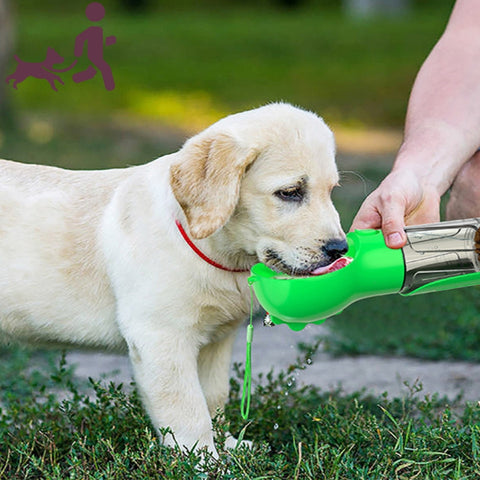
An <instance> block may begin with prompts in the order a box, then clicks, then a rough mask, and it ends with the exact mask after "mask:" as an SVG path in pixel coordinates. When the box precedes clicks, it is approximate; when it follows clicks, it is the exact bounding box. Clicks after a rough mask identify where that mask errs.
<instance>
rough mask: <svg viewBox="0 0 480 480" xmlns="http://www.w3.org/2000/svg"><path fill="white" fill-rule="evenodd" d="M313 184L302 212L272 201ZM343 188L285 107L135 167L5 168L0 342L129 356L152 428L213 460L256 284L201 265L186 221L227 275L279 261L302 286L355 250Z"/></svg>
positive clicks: (313, 132)
mask: <svg viewBox="0 0 480 480" xmlns="http://www.w3.org/2000/svg"><path fill="white" fill-rule="evenodd" d="M200 157H201V158H202V159H203V160H202V162H203V163H202V164H201V165H200V164H199V158H200ZM234 166H235V168H236V170H235V171H233V170H232V169H233V168H234ZM195 169H196V170H195ZM217 169H218V171H217ZM194 170H195V171H196V174H195V175H196V176H192V178H190V172H193V171H194ZM305 177H306V178H308V187H309V197H308V202H305V204H304V205H302V206H296V205H291V204H286V203H285V202H282V201H281V200H279V199H278V198H277V197H276V196H275V195H274V192H275V191H277V190H278V189H279V188H282V187H285V186H288V185H289V184H290V183H292V182H295V181H297V180H298V178H305ZM337 180H338V176H337V172H336V167H335V162H334V144H333V137H332V134H331V132H330V130H329V129H328V128H327V127H326V125H325V124H324V123H323V121H322V120H321V119H320V118H318V117H317V116H316V115H314V114H312V113H309V112H305V111H303V110H300V109H296V108H294V107H292V106H290V105H287V104H273V105H269V106H266V107H262V108H260V109H257V110H252V111H249V112H244V113H241V114H237V115H233V116H230V117H227V118H226V119H223V120H221V121H220V122H217V124H215V125H213V126H212V127H210V128H209V129H207V130H205V131H204V132H202V133H200V134H199V135H197V136H196V137H193V138H192V139H190V140H189V141H188V142H187V143H186V144H185V146H184V147H183V148H182V149H181V150H180V151H179V152H177V153H175V154H172V155H167V156H165V157H162V158H159V159H157V160H155V161H153V162H151V163H149V164H146V165H143V166H138V167H132V168H128V169H118V170H105V171H67V170H62V169H58V168H53V167H46V166H38V165H26V164H20V163H15V162H10V161H0V265H1V266H2V268H1V269H0V334H1V335H2V337H4V338H7V340H8V339H9V338H15V339H19V340H24V341H29V342H36V343H42V342H49V343H58V344H76V345H80V346H88V347H98V348H105V349H116V350H122V349H123V350H128V352H129V355H130V358H131V361H132V365H133V368H134V372H135V377H136V381H137V383H138V386H139V388H140V390H141V392H142V395H143V399H144V403H145V406H146V408H147V410H148V413H149V415H150V417H151V419H152V422H153V424H154V425H155V426H156V427H157V428H160V427H166V426H169V427H170V428H171V429H172V431H173V432H174V437H175V440H176V441H177V442H178V443H179V444H180V445H181V446H186V447H188V448H190V447H192V446H193V445H194V444H197V446H199V447H201V446H207V447H208V449H209V450H210V451H212V452H214V453H215V452H216V449H215V445H214V439H213V435H212V426H211V416H213V415H214V414H215V413H216V410H217V409H218V408H221V407H222V406H223V404H224V402H225V401H226V398H227V395H228V373H229V364H230V356H231V349H232V343H233V339H234V334H235V331H236V329H237V327H238V325H239V324H240V323H241V322H242V321H243V320H244V318H245V317H246V316H247V314H248V311H249V306H250V295H249V291H248V286H247V277H248V273H231V272H226V271H222V270H219V269H216V268H214V267H212V266H211V265H208V264H207V263H206V262H204V261H203V260H201V259H200V258H199V257H198V256H197V255H196V254H195V253H194V252H193V251H192V250H191V249H190V247H189V246H187V244H186V243H185V242H184V240H183V239H182V238H181V236H180V234H179V232H178V230H177V228H176V226H175V220H176V219H178V220H180V221H181V222H182V224H183V225H184V227H185V229H186V230H187V231H189V232H190V234H191V236H192V237H193V238H195V243H196V244H197V246H198V247H199V248H200V249H201V250H203V251H204V252H205V253H206V254H208V255H209V256H210V257H211V258H213V259H214V260H216V261H217V262H219V263H222V264H225V265H226V266H230V267H235V268H247V269H248V268H249V267H251V265H252V264H253V263H255V262H257V261H259V260H263V261H266V262H267V263H268V261H269V260H268V258H266V257H265V252H266V251H267V250H268V249H269V248H274V249H275V251H276V252H277V253H278V254H279V256H280V257H281V259H282V261H285V265H287V267H285V266H284V267H282V266H280V268H281V269H282V268H287V269H290V270H291V271H292V272H293V273H295V271H296V269H297V268H298V269H299V268H304V267H305V265H312V268H313V265H314V264H317V263H318V262H319V261H322V258H323V257H322V253H321V246H322V245H323V244H324V243H325V242H326V241H327V240H329V239H332V238H342V237H343V233H342V231H341V227H340V224H339V220H338V215H337V213H336V211H335V209H334V208H333V205H332V204H331V201H330V190H331V188H332V187H333V186H334V185H335V183H336V182H337ZM185 182H187V183H185ZM217 197H218V198H217ZM179 202H180V203H179ZM228 205H230V206H228ZM282 265H283V264H282ZM164 441H165V442H166V443H168V444H172V443H173V442H174V438H173V437H172V436H167V437H166V438H164Z"/></svg>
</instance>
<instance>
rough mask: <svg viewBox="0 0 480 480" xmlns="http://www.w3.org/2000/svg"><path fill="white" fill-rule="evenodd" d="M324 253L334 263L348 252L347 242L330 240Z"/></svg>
mask: <svg viewBox="0 0 480 480" xmlns="http://www.w3.org/2000/svg"><path fill="white" fill-rule="evenodd" d="M322 250H323V253H324V254H325V255H327V256H328V258H329V259H331V260H332V261H334V260H336V259H337V258H340V257H341V256H342V255H345V254H346V253H347V250H348V244H347V241H346V240H345V239H344V238H342V239H334V240H329V241H328V242H327V243H326V244H325V245H324V246H323V247H322Z"/></svg>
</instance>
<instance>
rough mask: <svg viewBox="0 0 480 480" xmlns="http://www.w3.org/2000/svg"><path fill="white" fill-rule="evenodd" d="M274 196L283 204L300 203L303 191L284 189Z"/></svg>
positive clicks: (296, 188)
mask: <svg viewBox="0 0 480 480" xmlns="http://www.w3.org/2000/svg"><path fill="white" fill-rule="evenodd" d="M275 196H276V197H278V198H279V199H280V200H284V201H285V202H301V201H303V199H304V197H305V191H304V189H303V188H302V187H294V188H285V189H282V190H277V191H276V192H275Z"/></svg>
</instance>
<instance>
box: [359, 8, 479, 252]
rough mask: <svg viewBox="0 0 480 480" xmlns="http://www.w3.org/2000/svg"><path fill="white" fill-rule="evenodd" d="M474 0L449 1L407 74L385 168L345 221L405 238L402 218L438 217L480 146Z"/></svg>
mask: <svg viewBox="0 0 480 480" xmlns="http://www.w3.org/2000/svg"><path fill="white" fill-rule="evenodd" d="M479 25H480V2H479V1H478V0H457V2H456V4H455V7H454V9H453V11H452V14H451V17H450V20H449V22H448V25H447V28H446V29H445V32H444V33H443V35H442V37H441V38H440V39H439V41H438V42H437V44H436V45H435V47H434V48H433V50H432V51H431V53H430V55H429V56H428V58H427V59H426V60H425V62H424V64H423V65H422V67H421V69H420V71H419V72H418V75H417V78H416V80H415V83H414V86H413V89H412V92H411V95H410V100H409V105H408V111H407V117H406V122H405V135H404V141H403V143H402V146H401V148H400V150H399V152H398V154H397V158H396V160H395V163H394V166H393V168H392V171H391V173H390V174H389V175H388V176H387V177H386V178H385V179H384V181H383V182H382V183H381V185H380V186H379V187H378V188H377V189H376V190H375V191H374V192H373V193H372V194H371V195H370V196H369V197H368V198H367V199H366V200H365V202H364V204H363V205H362V207H361V208H360V210H359V212H358V214H357V216H356V217H355V219H354V222H353V224H352V229H356V228H381V229H382V230H383V233H384V236H385V239H386V242H387V245H388V246H390V247H392V248H400V247H402V246H403V245H404V244H405V241H406V237H405V233H404V226H405V224H418V223H429V222H433V221H438V220H439V205H440V198H441V196H442V195H443V194H444V193H445V192H446V191H447V189H448V188H449V187H450V185H451V184H452V182H453V181H454V179H455V177H456V175H457V173H458V172H459V170H460V169H461V167H462V166H463V165H464V164H465V163H466V162H467V161H468V160H469V159H470V158H471V157H472V155H473V154H474V153H475V152H476V150H477V149H478V147H479V146H480V67H479V65H480V26H479Z"/></svg>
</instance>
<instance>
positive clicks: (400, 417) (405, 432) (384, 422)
mask: <svg viewBox="0 0 480 480" xmlns="http://www.w3.org/2000/svg"><path fill="white" fill-rule="evenodd" d="M311 353H312V352H309V355H311ZM4 355H5V352H3V355H0V357H3V356H4ZM23 357H24V365H23V368H18V367H21V366H20V365H18V364H17V379H13V378H10V379H8V378H7V379H5V377H3V376H2V377H1V380H0V381H1V386H2V390H3V389H6V390H8V391H9V392H10V394H9V395H8V396H7V397H6V398H4V399H3V400H2V403H3V407H2V410H1V412H0V478H5V479H9V480H16V479H25V478H27V479H42V480H54V479H55V480H60V479H62V480H63V479H65V478H71V479H80V478H81V479H112V478H115V479H146V478H162V479H164V478H165V479H168V478H170V479H180V478H192V479H229V478H230V479H233V478H236V479H249V480H253V479H259V480H260V479H288V480H291V479H307V480H309V479H312V480H313V479H328V480H330V479H342V480H343V479H345V480H346V479H352V480H353V479H355V480H359V479H368V480H370V479H385V480H386V479H389V480H390V479H398V480H403V479H405V480H406V479H411V478H422V479H437V478H438V479H447V478H448V479H463V480H466V479H474V478H478V476H479V475H480V467H479V459H480V448H479V440H480V427H479V425H480V407H479V406H478V405H474V404H467V405H466V406H465V405H463V406H461V407H460V406H458V405H457V406H456V408H453V407H452V406H448V405H446V404H445V402H444V401H442V400H441V399H439V398H437V397H433V398H429V397H425V398H421V396H420V394H421V390H420V387H419V386H413V387H412V388H411V394H410V395H409V396H408V397H407V398H405V399H402V400H399V399H395V400H387V398H386V397H385V396H382V397H371V396H367V395H365V394H363V393H356V394H353V395H344V394H341V393H340V392H329V393H324V392H321V391H320V390H318V389H317V388H315V387H312V386H306V387H302V388H297V387H296V385H295V383H294V382H293V383H292V382H291V377H292V376H293V375H294V374H295V370H296V369H298V368H304V367H303V365H304V364H305V358H303V359H299V361H298V362H297V364H295V365H292V366H291V367H290V369H289V370H288V371H287V372H284V373H281V374H279V375H278V376H274V375H272V374H268V375H266V376H264V377H260V378H258V379H257V382H256V383H257V387H256V392H255V395H254V396H253V399H252V409H251V419H250V421H249V422H248V423H245V422H243V421H242V420H241V417H240V415H239V394H240V382H239V379H238V378H233V379H232V380H231V393H230V399H229V402H228V405H227V408H226V414H225V419H224V420H220V419H217V420H216V421H215V429H216V431H217V434H218V436H219V438H222V436H224V435H225V432H226V430H227V429H229V430H230V431H232V432H233V433H235V434H236V435H243V434H244V435H245V438H251V439H254V440H255V444H254V447H253V449H252V450H249V449H245V448H243V447H242V448H237V449H236V450H234V451H228V452H225V451H220V458H219V460H215V459H212V458H207V460H206V462H205V463H203V464H202V463H201V458H200V456H199V455H198V454H195V453H193V452H190V453H182V452H180V450H179V449H169V448H166V447H163V446H161V445H160V444H159V443H158V442H157V440H156V435H155V433H154V431H153V430H152V427H151V426H150V425H149V423H148V420H147V417H146V415H145V412H144V411H143V408H142V406H141V403H140V401H139V398H138V395H137V393H136V391H135V390H134V391H133V392H131V393H126V392H125V390H124V389H123V387H122V385H114V384H110V385H100V384H98V383H95V382H93V381H92V382H91V387H92V388H93V391H94V395H93V396H87V395H86V394H85V393H82V386H79V385H75V383H74V381H73V378H72V376H71V371H70V370H69V369H68V368H67V366H66V365H65V363H64V361H63V360H62V361H60V363H59V364H58V365H57V366H55V367H51V370H50V372H49V373H50V375H48V374H47V373H46V372H45V370H42V371H41V372H38V371H35V370H32V369H31V368H29V367H28V365H29V364H30V361H29V360H30V359H29V358H28V354H25V353H24V354H23ZM3 360H4V358H2V364H3V363H4V362H3ZM237 371H238V374H239V376H241V370H240V369H239V368H238V367H237ZM39 379H41V380H39ZM18 380H20V382H21V383H22V382H23V383H24V384H25V385H26V386H28V385H31V387H29V388H30V391H29V392H28V395H26V393H27V392H18V391H17V383H18V382H17V381H18ZM56 391H62V392H63V395H62V396H63V397H64V399H63V400H59V399H58V395H56V394H54V393H52V392H56Z"/></svg>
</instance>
